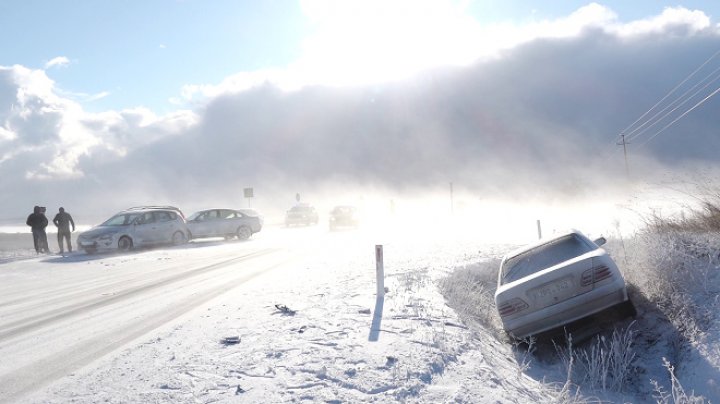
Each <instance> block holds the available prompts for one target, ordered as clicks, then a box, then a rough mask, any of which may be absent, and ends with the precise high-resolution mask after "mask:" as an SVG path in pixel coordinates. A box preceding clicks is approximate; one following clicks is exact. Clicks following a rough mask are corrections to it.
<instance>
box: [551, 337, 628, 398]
mask: <svg viewBox="0 0 720 404" xmlns="http://www.w3.org/2000/svg"><path fill="white" fill-rule="evenodd" d="M631 327H632V325H631V326H630V327H627V328H626V329H624V330H617V329H616V330H614V331H613V333H612V335H611V336H610V337H609V338H606V337H604V336H599V337H597V338H595V339H594V340H593V342H592V343H591V344H590V345H589V346H587V347H585V348H574V347H573V343H572V335H566V337H565V339H566V344H565V345H564V346H562V347H561V346H558V345H555V351H556V353H557V355H558V358H559V360H560V362H561V363H562V364H563V365H564V366H565V371H566V372H567V375H568V381H567V382H566V385H567V384H568V383H569V382H574V383H577V384H578V385H582V386H587V387H588V388H589V389H590V390H594V391H602V392H607V391H612V392H621V391H622V388H623V386H624V385H626V384H628V382H629V381H630V378H631V377H632V375H633V373H634V370H635V357H636V355H635V352H634V349H633V339H634V336H635V332H634V331H633V330H632V328H631ZM553 343H554V342H553Z"/></svg>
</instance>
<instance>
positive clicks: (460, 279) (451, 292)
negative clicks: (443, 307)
mask: <svg viewBox="0 0 720 404" xmlns="http://www.w3.org/2000/svg"><path fill="white" fill-rule="evenodd" d="M499 266H500V261H499V260H497V259H491V260H488V261H483V262H480V263H478V264H475V265H471V266H467V267H464V268H460V269H457V270H455V271H453V272H452V273H451V274H449V275H448V276H447V277H446V278H444V279H443V280H442V281H441V282H440V290H441V292H442V294H443V295H444V296H445V299H446V300H447V302H448V304H449V305H450V307H452V308H453V309H455V311H456V312H457V313H458V315H459V316H460V317H461V318H462V319H463V320H464V321H467V320H471V321H475V322H477V323H478V324H480V325H481V326H483V327H484V328H487V329H488V330H490V331H493V332H495V334H496V335H500V331H501V330H502V325H501V324H500V318H499V317H498V314H497V310H496V308H495V288H496V287H497V271H498V268H499Z"/></svg>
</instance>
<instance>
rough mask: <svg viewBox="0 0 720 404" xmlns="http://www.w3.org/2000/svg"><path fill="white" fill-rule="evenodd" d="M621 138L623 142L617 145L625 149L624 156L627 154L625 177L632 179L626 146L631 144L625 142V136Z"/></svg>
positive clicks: (622, 135)
mask: <svg viewBox="0 0 720 404" xmlns="http://www.w3.org/2000/svg"><path fill="white" fill-rule="evenodd" d="M620 136H621V137H622V142H620V143H617V145H618V146H619V145H622V147H623V154H625V175H627V177H628V178H630V169H629V168H628V161H627V147H626V145H629V144H630V143H627V142H626V141H625V134H624V133H621V134H620Z"/></svg>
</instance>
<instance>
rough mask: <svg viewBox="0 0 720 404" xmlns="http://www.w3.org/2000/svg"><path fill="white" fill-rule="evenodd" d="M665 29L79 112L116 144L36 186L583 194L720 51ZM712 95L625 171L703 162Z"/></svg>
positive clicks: (209, 194)
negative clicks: (354, 83)
mask: <svg viewBox="0 0 720 404" xmlns="http://www.w3.org/2000/svg"><path fill="white" fill-rule="evenodd" d="M670 31H672V32H656V33H654V34H645V35H642V36H629V37H619V36H617V35H615V34H610V33H608V32H607V31H604V30H600V29H595V30H586V31H585V32H584V33H583V34H582V35H580V36H578V37H574V38H563V39H543V40H536V41H533V42H530V43H526V44H525V45H522V46H519V47H516V48H514V49H512V50H509V51H507V52H505V53H504V54H503V55H501V57H499V58H497V59H495V60H493V61H486V62H478V63H476V64H475V65H472V66H469V67H464V68H453V69H437V70H434V71H430V72H425V73H424V74H422V75H420V76H418V77H416V78H415V79H413V80H408V81H406V82H399V83H393V84H384V85H377V86H369V87H362V88H359V87H356V88H330V87H322V86H316V87H306V88H304V89H301V90H297V91H292V92H286V91H281V90H279V89H278V88H276V87H274V86H273V85H271V84H266V85H263V86H258V87H256V88H252V89H250V90H246V91H242V92H239V93H234V94H225V95H222V96H219V97H216V98H214V99H212V100H210V101H209V102H208V103H207V104H206V105H205V106H204V107H203V109H202V110H198V111H195V112H196V113H197V115H198V116H199V120H198V122H197V124H195V125H186V126H183V127H184V128H185V129H182V130H178V129H177V126H174V125H171V124H167V123H163V122H162V120H160V121H158V122H156V123H154V124H152V125H143V124H142V119H141V115H142V114H139V115H138V114H130V115H127V114H125V115H122V114H115V115H114V118H113V119H112V120H110V121H107V120H105V119H104V118H103V117H94V118H92V119H84V120H83V122H84V125H85V127H86V128H90V129H92V131H95V132H100V133H102V139H104V140H103V141H104V142H107V143H108V144H111V145H114V147H116V148H124V149H126V151H127V154H118V153H114V152H111V150H114V148H113V149H107V148H96V149H93V151H92V152H91V153H86V154H84V155H82V156H81V157H80V158H79V160H78V161H79V165H78V169H79V170H80V171H82V172H83V173H84V176H83V177H81V178H75V179H72V180H66V181H62V182H60V183H52V184H50V183H45V185H44V186H46V189H47V190H48V192H50V191H58V190H59V189H64V190H66V194H67V195H71V196H68V197H69V198H73V199H74V200H75V201H76V202H77V203H87V202H88V201H95V200H103V199H105V200H107V198H108V195H113V196H112V200H110V201H108V202H107V203H110V204H113V206H115V205H117V207H124V206H126V205H131V204H137V203H178V204H182V203H189V204H190V203H192V204H202V203H205V204H211V203H221V202H223V203H224V202H226V201H227V202H228V203H237V201H238V200H241V198H242V188H243V187H245V186H255V187H256V188H259V189H263V190H264V191H266V193H267V194H270V193H292V194H293V195H294V192H295V190H298V189H311V188H313V187H314V188H322V187H325V186H328V187H329V186H346V187H378V188H385V189H392V190H396V191H402V190H417V189H428V188H436V187H445V186H446V185H447V183H448V182H449V181H454V182H455V183H456V184H462V186H463V187H464V188H465V189H470V190H474V191H477V192H486V191H493V192H519V193H520V194H522V193H532V192H535V190H555V191H559V192H564V193H578V192H585V191H584V190H585V189H587V188H588V187H590V186H597V184H609V183H612V182H614V181H615V179H616V178H618V177H622V176H623V175H624V172H625V168H624V165H623V160H622V148H620V147H619V146H617V145H616V144H615V143H616V137H617V135H618V134H619V133H620V131H622V130H623V129H624V128H625V127H627V126H628V125H629V124H630V123H632V122H633V121H635V120H636V119H637V118H638V117H639V116H640V115H641V114H643V113H644V112H645V111H647V110H648V109H649V108H650V107H651V106H652V105H653V104H655V102H657V101H658V100H659V99H660V98H662V97H663V96H664V95H665V94H666V93H667V92H668V91H669V90H670V89H672V88H673V87H674V86H675V85H676V84H677V83H678V82H680V81H681V80H682V79H684V78H685V77H686V76H687V75H688V74H689V73H690V72H692V71H693V70H695V69H696V68H697V66H698V65H700V64H701V63H702V62H703V61H705V60H706V59H707V58H708V57H709V56H710V55H712V54H713V53H715V52H716V51H717V50H718V48H720V47H719V45H720V41H719V40H718V39H719V37H718V35H717V33H716V32H714V31H713V32H700V33H688V32H687V30H684V29H682V27H678V26H671V28H670ZM717 66H720V62H718V61H716V64H715V67H717ZM716 85H717V84H716ZM10 90H12V89H10ZM3 92H5V90H4V91H3ZM1 98H2V97H0V99H1ZM691 105H692V104H688V105H687V107H689V106H691ZM718 106H720V98H713V99H711V100H709V101H708V102H707V103H705V104H703V105H702V106H701V107H699V108H698V109H696V110H695V111H693V112H692V113H690V114H688V115H687V116H686V117H685V118H684V119H682V120H680V121H679V122H678V123H677V124H676V125H674V126H672V127H671V128H669V129H668V130H666V131H665V132H663V133H661V134H660V135H658V136H657V137H656V138H654V139H653V140H652V141H650V142H649V143H647V144H643V143H644V141H646V140H647V139H648V138H649V137H650V136H651V135H652V134H653V133H655V130H656V129H660V127H662V125H660V126H658V127H657V128H655V129H653V130H650V131H649V132H648V134H647V135H645V136H639V137H638V138H637V139H636V140H635V141H633V142H632V143H631V144H630V145H629V150H630V160H631V166H632V168H633V175H634V176H635V177H636V178H638V177H640V178H642V177H646V178H649V176H651V175H653V172H655V171H657V170H659V169H660V168H661V167H663V166H664V167H669V168H671V169H672V168H673V167H680V166H682V165H683V164H685V163H690V162H691V163H692V164H701V165H702V164H708V165H713V164H717V162H718V158H719V157H718V154H717V150H720V137H718V136H717V131H718V129H717V128H718V127H720V126H719V124H720V114H718V113H717V111H718ZM53 122H54V121H53V120H52V119H48V120H47V124H48V125H52V124H53ZM39 126H40V125H39ZM32 133H33V132H32V131H31V130H30V129H28V130H27V131H25V130H23V136H26V137H28V138H30V139H31V138H32ZM10 166H11V162H10V161H6V162H5V163H3V164H2V165H0V171H7V167H10ZM12 166H13V169H14V170H15V169H18V168H17V167H18V166H19V164H18V163H17V162H12ZM3 181H4V184H6V185H9V186H12V187H13V188H15V189H18V188H20V187H25V186H26V187H36V186H37V183H32V184H31V183H29V182H28V183H27V184H23V183H22V181H19V180H18V181H17V182H12V183H8V182H7V181H6V180H3ZM47 195H50V194H49V193H48V194H47ZM78 195H80V196H78Z"/></svg>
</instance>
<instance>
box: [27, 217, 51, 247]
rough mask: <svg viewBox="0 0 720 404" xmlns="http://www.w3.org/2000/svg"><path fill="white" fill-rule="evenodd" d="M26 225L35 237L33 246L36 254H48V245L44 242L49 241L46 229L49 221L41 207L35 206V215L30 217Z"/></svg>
mask: <svg viewBox="0 0 720 404" xmlns="http://www.w3.org/2000/svg"><path fill="white" fill-rule="evenodd" d="M25 224H27V225H28V226H30V229H32V235H33V244H34V245H35V252H36V253H38V254H40V253H41V252H47V245H46V244H45V241H44V240H47V234H45V228H46V227H47V225H48V220H47V218H46V217H45V215H44V214H42V212H41V210H40V207H39V206H35V207H34V208H33V213H31V214H30V216H28V218H27V220H26V221H25Z"/></svg>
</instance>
